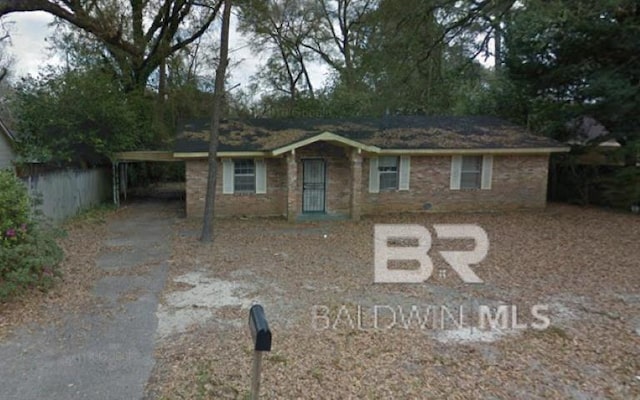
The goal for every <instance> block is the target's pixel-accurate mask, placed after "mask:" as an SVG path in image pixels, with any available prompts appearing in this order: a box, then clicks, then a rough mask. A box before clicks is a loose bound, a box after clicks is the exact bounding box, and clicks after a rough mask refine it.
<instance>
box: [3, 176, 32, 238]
mask: <svg viewBox="0 0 640 400" xmlns="http://www.w3.org/2000/svg"><path fill="white" fill-rule="evenodd" d="M30 213H31V204H30V202H29V195H28V193H27V188H26V187H25V186H24V185H23V184H22V183H21V182H20V180H19V179H18V178H17V177H16V176H15V175H14V174H13V172H12V171H10V170H0V241H1V242H2V245H3V246H4V247H7V246H8V245H10V244H11V243H14V242H16V241H18V240H19V239H20V238H21V237H22V238H23V237H24V234H25V231H26V230H27V229H28V228H29V222H30V221H29V217H30Z"/></svg>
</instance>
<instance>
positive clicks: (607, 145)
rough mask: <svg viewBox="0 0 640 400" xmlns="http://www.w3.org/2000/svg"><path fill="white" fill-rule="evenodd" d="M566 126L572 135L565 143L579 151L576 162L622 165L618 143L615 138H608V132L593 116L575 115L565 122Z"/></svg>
mask: <svg viewBox="0 0 640 400" xmlns="http://www.w3.org/2000/svg"><path fill="white" fill-rule="evenodd" d="M567 128H568V129H569V130H570V131H571V132H573V137H572V138H571V139H570V140H568V141H567V144H568V145H569V146H572V147H573V148H574V149H575V150H577V151H578V152H579V153H578V154H579V155H578V156H577V157H576V159H575V161H576V163H577V164H581V165H609V166H621V165H624V159H623V157H622V155H621V154H620V152H619V149H620V147H621V146H620V143H619V142H618V141H617V140H616V139H610V138H608V137H609V136H610V132H609V131H608V130H607V128H605V127H604V125H602V124H601V123H600V122H598V121H597V120H596V119H595V118H593V117H589V116H582V117H577V118H575V119H573V120H572V121H571V122H569V123H568V124H567ZM594 143H597V145H594Z"/></svg>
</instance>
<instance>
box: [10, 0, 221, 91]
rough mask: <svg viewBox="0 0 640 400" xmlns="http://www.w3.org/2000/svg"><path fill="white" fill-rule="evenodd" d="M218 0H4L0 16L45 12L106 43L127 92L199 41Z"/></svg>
mask: <svg viewBox="0 0 640 400" xmlns="http://www.w3.org/2000/svg"><path fill="white" fill-rule="evenodd" d="M220 5H221V1H220V0H128V1H126V0H92V1H76V0H3V1H2V2H0V17H2V16H4V15H7V14H10V13H13V12H27V11H44V12H47V13H49V14H52V15H54V16H55V17H57V18H60V19H61V20H64V21H67V22H69V23H71V24H73V25H74V26H76V27H78V28H79V29H81V30H82V31H84V32H87V33H89V34H91V35H92V36H94V37H96V38H97V39H98V40H99V41H100V42H102V43H104V45H105V48H106V51H107V53H108V55H109V56H110V57H111V58H112V59H113V60H114V62H115V63H116V64H117V65H118V67H119V69H120V74H121V76H122V78H123V82H124V83H125V85H126V87H127V88H128V89H129V90H133V89H135V88H141V87H144V86H145V85H146V84H147V81H148V79H149V77H150V76H151V74H152V73H153V72H154V71H155V70H157V69H158V67H159V66H160V65H161V63H162V62H163V60H165V59H166V58H167V57H168V56H170V55H171V54H174V53H175V52H177V51H179V50H181V49H183V48H184V47H185V46H187V45H189V44H191V43H193V42H194V41H196V40H197V39H198V38H199V37H200V36H201V35H202V34H204V32H206V30H207V29H208V28H209V26H210V25H211V23H212V22H213V21H214V19H215V17H216V15H217V13H218V10H219V8H220Z"/></svg>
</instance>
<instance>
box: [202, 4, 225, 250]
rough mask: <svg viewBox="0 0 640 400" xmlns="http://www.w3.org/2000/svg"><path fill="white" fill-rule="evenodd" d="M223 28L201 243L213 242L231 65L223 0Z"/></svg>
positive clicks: (214, 95)
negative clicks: (220, 145)
mask: <svg viewBox="0 0 640 400" xmlns="http://www.w3.org/2000/svg"><path fill="white" fill-rule="evenodd" d="M222 1H223V3H224V11H223V13H222V28H221V33H220V60H219V62H218V68H217V69H216V80H215V85H214V92H213V110H212V116H211V134H210V137H209V173H208V176H207V193H206V196H205V203H204V216H203V221H202V234H201V236H200V241H202V242H203V243H210V242H212V241H213V217H214V208H215V198H216V180H217V175H218V154H217V153H218V142H219V136H220V119H221V117H222V99H223V97H224V79H225V75H226V71H227V64H228V63H229V25H230V19H231V0H222Z"/></svg>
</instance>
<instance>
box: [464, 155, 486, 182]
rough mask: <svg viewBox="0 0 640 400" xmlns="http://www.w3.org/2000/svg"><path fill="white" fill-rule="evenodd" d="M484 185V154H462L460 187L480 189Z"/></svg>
mask: <svg viewBox="0 0 640 400" xmlns="http://www.w3.org/2000/svg"><path fill="white" fill-rule="evenodd" d="M481 185H482V156H462V168H461V170H460V189H480V187H481Z"/></svg>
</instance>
